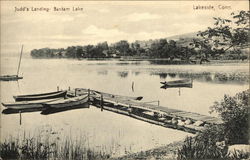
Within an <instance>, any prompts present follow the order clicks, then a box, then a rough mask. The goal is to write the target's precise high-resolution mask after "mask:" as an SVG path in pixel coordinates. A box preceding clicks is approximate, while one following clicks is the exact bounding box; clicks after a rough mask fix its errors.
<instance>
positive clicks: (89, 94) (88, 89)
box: [88, 89, 90, 105]
mask: <svg viewBox="0 0 250 160" xmlns="http://www.w3.org/2000/svg"><path fill="white" fill-rule="evenodd" d="M89 103H90V89H88V105H89Z"/></svg>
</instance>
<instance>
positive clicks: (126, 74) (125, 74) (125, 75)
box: [117, 71, 128, 78]
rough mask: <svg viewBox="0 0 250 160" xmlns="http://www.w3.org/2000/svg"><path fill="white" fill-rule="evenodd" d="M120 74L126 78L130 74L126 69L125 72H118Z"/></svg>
mask: <svg viewBox="0 0 250 160" xmlns="http://www.w3.org/2000/svg"><path fill="white" fill-rule="evenodd" d="M117 73H118V75H119V76H120V77H121V78H126V77H127V76H128V72H126V71H124V72H117Z"/></svg>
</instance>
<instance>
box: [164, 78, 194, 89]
mask: <svg viewBox="0 0 250 160" xmlns="http://www.w3.org/2000/svg"><path fill="white" fill-rule="evenodd" d="M160 83H161V84H163V86H162V87H161V88H180V87H187V88H192V87H193V82H192V81H191V80H189V79H184V80H176V81H168V82H166V81H165V82H160Z"/></svg>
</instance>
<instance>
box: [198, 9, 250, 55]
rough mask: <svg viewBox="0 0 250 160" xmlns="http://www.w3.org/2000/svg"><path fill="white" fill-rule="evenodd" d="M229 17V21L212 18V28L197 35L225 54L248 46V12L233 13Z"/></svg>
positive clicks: (249, 13) (249, 15) (249, 12)
mask: <svg viewBox="0 0 250 160" xmlns="http://www.w3.org/2000/svg"><path fill="white" fill-rule="evenodd" d="M231 16H232V17H231V18H229V19H224V18H220V17H218V18H215V17H214V20H215V23H214V27H212V28H211V27H208V29H207V30H205V31H203V32H199V33H198V35H199V36H201V37H202V38H203V40H204V41H206V42H208V43H210V44H212V45H213V47H214V49H215V50H216V49H223V51H224V52H225V51H227V50H228V49H230V48H233V50H234V51H237V50H238V49H239V48H241V47H243V46H244V45H246V44H248V37H249V30H250V29H249V17H250V11H240V12H233V13H231Z"/></svg>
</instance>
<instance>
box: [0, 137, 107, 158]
mask: <svg viewBox="0 0 250 160" xmlns="http://www.w3.org/2000/svg"><path fill="white" fill-rule="evenodd" d="M25 135H26V134H25V133H24V136H23V137H22V138H20V136H17V137H15V138H14V137H13V136H10V137H9V138H8V139H5V140H4V142H1V143H0V157H1V158H2V159H4V160H8V159H25V160H31V159H36V160H39V159H48V160H50V159H53V160H54V159H58V160H61V159H64V160H99V159H103V160H105V159H108V158H110V154H108V153H107V151H106V150H105V149H102V150H101V151H95V150H93V149H90V148H89V146H88V144H87V143H85V142H86V141H85V140H86V137H79V138H78V139H75V140H72V138H70V137H65V138H64V139H63V140H62V139H60V138H59V137H57V136H54V135H52V134H47V135H46V136H44V135H42V134H38V135H36V136H35V138H34V137H30V136H29V137H27V136H25Z"/></svg>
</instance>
